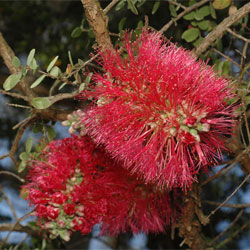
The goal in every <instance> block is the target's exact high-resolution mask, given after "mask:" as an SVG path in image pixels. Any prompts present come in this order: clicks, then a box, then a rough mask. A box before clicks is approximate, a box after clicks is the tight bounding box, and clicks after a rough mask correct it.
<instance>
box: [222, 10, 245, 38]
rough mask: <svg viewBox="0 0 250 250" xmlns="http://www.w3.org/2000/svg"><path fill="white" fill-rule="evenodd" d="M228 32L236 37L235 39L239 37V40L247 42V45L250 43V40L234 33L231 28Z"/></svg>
mask: <svg viewBox="0 0 250 250" xmlns="http://www.w3.org/2000/svg"><path fill="white" fill-rule="evenodd" d="M249 12H250V11H249ZM226 31H227V32H229V33H231V34H232V35H233V36H235V37H237V38H239V39H241V40H243V41H245V42H246V43H250V39H247V38H245V37H244V36H241V35H239V34H237V33H235V32H234V31H232V30H231V29H230V28H227V29H226Z"/></svg>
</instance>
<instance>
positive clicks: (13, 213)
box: [0, 185, 18, 220]
mask: <svg viewBox="0 0 250 250" xmlns="http://www.w3.org/2000/svg"><path fill="white" fill-rule="evenodd" d="M0 192H1V193H2V195H3V198H4V200H5V201H6V203H7V205H8V206H9V208H10V210H11V213H12V215H13V217H14V219H15V220H18V217H17V214H16V210H15V208H14V205H13V204H12V202H11V201H10V199H9V197H8V196H7V195H6V194H5V192H4V190H3V187H2V186H1V185H0Z"/></svg>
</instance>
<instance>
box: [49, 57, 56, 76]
mask: <svg viewBox="0 0 250 250" xmlns="http://www.w3.org/2000/svg"><path fill="white" fill-rule="evenodd" d="M57 59H58V56H56V57H55V58H54V59H53V60H52V61H51V62H50V63H49V66H48V67H47V72H50V70H51V69H52V68H53V66H54V65H55V64H56V61H57Z"/></svg>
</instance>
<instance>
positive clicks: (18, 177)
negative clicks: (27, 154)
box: [0, 171, 25, 183]
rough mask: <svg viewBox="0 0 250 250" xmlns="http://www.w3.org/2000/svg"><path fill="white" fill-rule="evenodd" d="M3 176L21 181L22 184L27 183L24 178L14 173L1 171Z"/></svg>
mask: <svg viewBox="0 0 250 250" xmlns="http://www.w3.org/2000/svg"><path fill="white" fill-rule="evenodd" d="M1 174H3V175H9V176H12V177H14V178H16V179H17V180H19V181H20V182H22V183H25V180H24V179H23V178H21V177H20V176H18V175H16V174H14V173H12V172H10V171H0V175H1Z"/></svg>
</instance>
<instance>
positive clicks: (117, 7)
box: [115, 0, 126, 11]
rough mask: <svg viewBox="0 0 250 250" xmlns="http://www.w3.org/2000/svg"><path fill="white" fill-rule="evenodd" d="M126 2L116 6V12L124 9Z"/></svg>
mask: <svg viewBox="0 0 250 250" xmlns="http://www.w3.org/2000/svg"><path fill="white" fill-rule="evenodd" d="M125 3H126V0H121V1H120V2H119V3H118V4H117V5H116V6H115V10H116V11H118V10H120V9H122V8H123V7H124V6H125Z"/></svg>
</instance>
